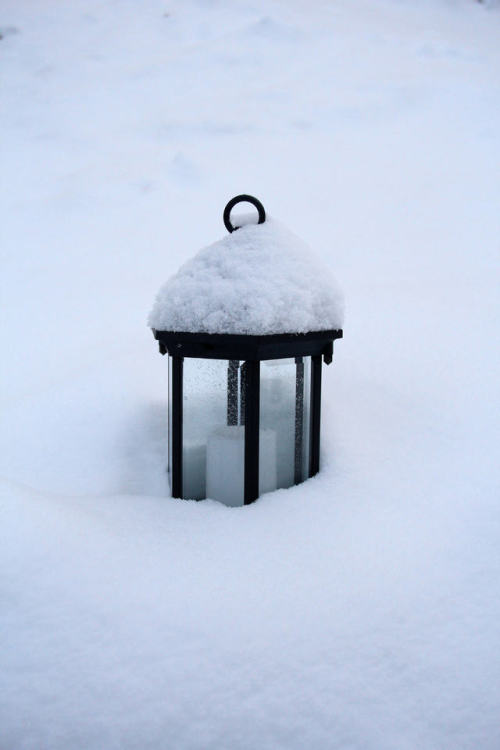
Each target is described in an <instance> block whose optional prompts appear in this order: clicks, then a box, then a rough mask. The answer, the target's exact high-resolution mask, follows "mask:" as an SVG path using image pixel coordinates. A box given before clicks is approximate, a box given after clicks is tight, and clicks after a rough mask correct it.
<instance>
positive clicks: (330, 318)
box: [148, 217, 344, 335]
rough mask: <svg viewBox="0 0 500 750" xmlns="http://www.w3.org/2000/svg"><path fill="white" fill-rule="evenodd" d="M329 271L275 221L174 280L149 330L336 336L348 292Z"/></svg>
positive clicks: (204, 253) (229, 241)
mask: <svg viewBox="0 0 500 750" xmlns="http://www.w3.org/2000/svg"><path fill="white" fill-rule="evenodd" d="M233 221H235V222H236V221H237V220H236V219H233ZM238 224H239V222H238ZM323 265H324V264H322V263H321V262H318V261H316V262H315V261H314V256H313V254H312V251H311V249H310V248H309V247H308V246H307V244H306V243H305V242H303V241H301V240H300V239H299V238H298V237H295V236H294V235H293V234H292V232H290V231H288V230H287V229H286V228H285V227H284V226H282V225H281V224H280V223H279V222H277V221H276V220H274V219H270V218H269V217H267V219H266V221H265V222H264V223H262V224H250V223H249V224H246V225H242V226H241V227H240V228H239V229H237V230H236V231H234V232H232V233H231V234H228V235H227V236H226V237H224V238H223V239H222V240H219V242H215V243H214V244H213V245H210V247H207V248H205V249H203V250H201V251H200V252H199V253H197V255H196V256H195V257H194V258H193V259H192V260H190V261H188V262H187V263H185V264H184V265H183V266H182V267H181V268H180V270H179V271H178V272H177V273H176V274H175V276H173V277H172V278H171V279H169V281H167V283H166V284H165V285H164V286H163V287H162V288H161V290H160V292H159V293H158V296H157V298H156V301H155V304H154V307H153V309H152V311H151V313H150V315H149V319H148V323H149V325H150V326H151V328H155V329H156V330H158V331H185V332H192V333H194V332H196V331H203V332H204V333H243V334H252V335H266V334H275V333H308V332H311V331H325V330H332V329H333V330H337V329H339V328H341V327H342V320H343V307H344V305H343V298H342V293H341V292H340V290H339V289H338V287H337V285H336V283H335V282H334V281H333V279H332V278H331V275H330V272H329V270H328V268H326V267H323Z"/></svg>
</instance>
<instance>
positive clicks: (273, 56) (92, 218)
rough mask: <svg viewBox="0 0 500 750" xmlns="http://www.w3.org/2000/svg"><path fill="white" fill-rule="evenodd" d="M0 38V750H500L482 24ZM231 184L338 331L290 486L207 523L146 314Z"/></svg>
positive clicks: (20, 15) (357, 11)
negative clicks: (337, 286)
mask: <svg viewBox="0 0 500 750" xmlns="http://www.w3.org/2000/svg"><path fill="white" fill-rule="evenodd" d="M1 16H2V17H1V19H0V27H1V28H2V29H4V30H5V29H7V30H9V31H8V33H6V34H4V35H3V37H2V39H0V57H1V67H2V72H3V75H2V81H1V86H2V91H1V95H0V108H1V119H2V139H1V148H2V155H1V161H2V170H1V182H2V184H1V189H2V202H1V205H2V219H1V222H0V233H1V235H2V241H1V243H0V244H1V248H2V274H1V281H0V283H1V285H2V289H1V296H2V309H3V311H4V314H3V316H2V321H1V326H2V329H1V330H2V332H1V336H2V354H3V357H2V375H1V377H2V387H1V389H0V392H1V395H0V398H1V404H0V406H1V414H2V436H1V447H0V475H1V476H2V480H1V485H0V487H1V498H2V499H1V501H0V515H1V518H0V537H1V538H0V557H1V559H0V575H1V583H0V602H1V603H0V643H1V648H0V747H2V750H3V748H6V750H7V749H8V750H35V748H36V750H38V749H39V748H44V750H45V748H46V749H47V750H67V749H68V748H71V749H72V750H73V749H74V750H80V748H81V749H82V750H102V748H106V750H115V748H120V750H135V749H136V748H140V749H141V750H146V749H147V750H163V748H176V749H177V748H179V749H180V750H207V749H210V750H211V749H212V748H213V749H214V750H215V749H217V750H225V749H227V750H229V749H231V750H255V748H262V750H268V749H269V750H280V749H281V748H283V750H284V749H285V748H286V750H298V749H299V748H300V749H301V750H302V748H328V749H329V750H330V749H332V750H347V748H348V749H349V750H415V748H425V750H442V748H453V749H454V750H476V749H477V748H481V750H497V748H498V747H499V745H500V729H499V721H498V705H499V702H500V664H499V660H498V656H497V653H498V643H499V636H498V622H499V620H500V595H499V594H500V592H499V581H500V544H499V541H500V511H499V504H498V495H499V491H498V490H499V479H500V476H499V474H500V472H499V462H498V447H497V446H498V444H499V430H498V406H499V398H498V371H499V361H498V347H497V345H496V339H497V335H498V310H499V294H498V278H499V273H498V271H499V269H498V250H499V237H500V215H499V212H498V205H499V201H500V186H499V181H498V174H499V154H500V122H499V120H500V117H499V113H500V106H499V104H500V101H499V100H500V94H499V88H498V71H499V70H500V46H499V44H498V38H499V25H500V12H499V7H498V3H496V4H494V3H489V6H488V7H487V6H486V4H484V3H477V2H473V1H472V0H453V2H451V0H425V2H424V0H421V1H418V2H417V0H335V2H334V3H333V2H323V1H322V0H321V1H320V0H317V1H316V0H314V1H310V2H308V3H305V2H303V1H302V0H287V2H284V1H283V2H278V1H277V0H266V2H264V1H263V0H245V1H244V2H243V0H242V1H241V2H240V0H231V1H230V0H213V1H211V2H208V1H207V2H205V1H204V0H182V2H181V0H168V2H164V0H162V1H161V2H160V0H144V1H143V2H142V3H140V4H138V3H136V2H132V0H130V1H129V0H121V1H120V3H117V2H114V1H112V0H85V2H83V0H73V1H72V2H71V3H65V2H62V0H39V2H37V3H31V2H24V0H4V2H3V4H2V13H1ZM14 30H15V33H14ZM242 192H249V193H250V194H254V195H256V196H257V197H259V198H261V199H262V201H263V203H264V206H265V207H266V209H268V210H269V212H270V213H271V215H275V216H277V217H280V218H281V219H282V221H283V222H284V224H286V225H287V226H290V227H291V228H293V231H294V232H296V233H297V234H298V235H299V236H301V237H304V239H305V240H306V241H307V243H308V245H310V246H311V247H312V248H314V250H315V252H317V254H318V256H320V258H321V260H322V261H323V263H324V264H325V265H326V266H327V267H328V268H329V269H331V271H332V273H333V274H334V275H335V277H337V278H339V279H340V280H341V281H342V286H343V288H344V289H345V293H346V299H347V300H348V313H349V314H348V318H347V322H346V326H345V338H344V339H343V340H342V341H341V342H339V344H338V346H336V349H335V356H334V361H333V363H332V365H331V366H330V367H328V368H327V367H325V368H324V371H323V415H322V416H323V419H322V456H321V460H322V470H321V472H320V474H319V475H318V476H317V477H316V478H314V479H313V480H310V481H308V482H305V483H304V484H302V485H300V486H297V487H294V488H291V489H289V490H286V491H284V490H278V491H277V492H273V493H269V494H266V495H264V496H263V497H261V498H260V499H259V501H258V502H257V503H255V504H253V505H252V506H248V507H243V508H227V507H225V506H223V505H222V504H220V503H216V502H214V501H212V500H206V501H204V502H200V503H195V502H184V501H180V500H173V499H171V498H169V497H168V496H167V481H166V475H165V471H164V467H165V452H166V443H165V423H166V401H167V394H166V361H165V358H162V357H160V356H159V354H158V351H157V347H156V345H155V342H154V341H153V338H152V336H151V333H150V331H148V329H147V327H146V326H145V325H144V311H145V310H147V309H148V308H149V306H150V304H151V300H152V299H153V296H154V294H155V292H156V290H157V289H158V287H159V286H160V284H161V283H162V281H163V280H164V279H166V278H168V277H169V276H170V275H172V274H173V273H175V272H176V270H177V269H178V268H179V266H180V265H181V264H182V263H184V262H185V261H186V259H188V258H189V257H191V255H192V253H193V251H194V250H195V249H196V248H199V247H203V246H204V245H206V243H207V242H208V241H210V239H211V238H216V237H218V236H220V233H221V231H222V223H221V211H222V208H223V206H224V205H225V203H226V202H227V200H228V198H229V197H230V196H232V195H237V194H239V193H242ZM264 226H265V225H264ZM241 231H243V230H238V232H241ZM236 234H238V233H236Z"/></svg>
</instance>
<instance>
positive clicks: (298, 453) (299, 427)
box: [294, 357, 304, 484]
mask: <svg viewBox="0 0 500 750" xmlns="http://www.w3.org/2000/svg"><path fill="white" fill-rule="evenodd" d="M303 443H304V360H303V358H302V357H296V358H295V467H294V481H295V484H300V483H301V482H302V481H303V480H304V477H303V471H302V450H303Z"/></svg>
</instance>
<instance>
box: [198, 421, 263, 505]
mask: <svg viewBox="0 0 500 750" xmlns="http://www.w3.org/2000/svg"><path fill="white" fill-rule="evenodd" d="M259 439H260V449H259V494H262V493H264V492H271V491H272V490H275V489H276V486H277V485H276V433H275V432H274V430H260V438H259ZM206 461H207V485H206V487H207V497H211V498H212V499H213V500H219V502H221V503H224V504H225V505H230V506H238V505H243V504H244V495H245V490H244V483H245V482H244V480H245V428H244V426H242V425H237V426H234V427H233V426H225V427H219V428H218V429H217V430H215V431H214V432H213V433H212V434H211V435H210V437H209V438H208V443H207V457H206Z"/></svg>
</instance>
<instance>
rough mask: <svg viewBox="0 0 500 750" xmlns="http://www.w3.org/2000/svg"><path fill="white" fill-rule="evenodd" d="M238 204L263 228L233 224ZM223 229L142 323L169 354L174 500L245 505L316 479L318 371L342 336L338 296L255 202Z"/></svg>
mask: <svg viewBox="0 0 500 750" xmlns="http://www.w3.org/2000/svg"><path fill="white" fill-rule="evenodd" d="M240 202H249V203H251V204H253V205H254V206H255V207H256V208H257V211H258V224H256V223H255V222H253V223H251V217H250V218H249V217H248V216H247V217H244V218H241V217H240V218H239V219H237V220H235V223H234V224H233V222H232V219H231V211H232V209H233V208H234V206H235V205H236V204H237V203H240ZM224 223H225V225H226V228H227V229H228V230H229V235H228V236H227V237H225V238H224V239H222V240H219V241H218V242H215V243H214V244H213V245H210V246H209V247H207V248H205V249H203V250H200V252H198V253H197V254H196V255H195V256H194V257H193V258H192V259H191V260H189V261H188V262H187V263H185V264H184V265H183V266H182V267H181V268H180V269H179V271H178V272H177V273H176V274H175V275H174V276H172V277H171V278H170V279H169V280H168V281H167V282H166V284H164V286H163V287H162V288H161V289H160V291H159V293H158V295H157V298H156V301H155V303H154V306H153V309H152V311H151V313H150V315H149V319H148V323H149V325H150V327H151V328H152V329H153V334H154V336H155V338H156V339H157V340H158V342H159V347H160V352H161V354H167V353H168V355H169V357H168V360H169V409H168V423H169V476H170V484H171V489H172V495H173V496H174V497H182V498H186V499H188V498H193V499H203V498H204V497H211V498H213V499H216V500H220V501H221V502H224V503H225V504H226V505H243V504H245V505H246V504H248V503H251V502H253V501H254V500H255V499H256V498H257V497H258V496H259V494H260V493H262V492H268V491H271V490H273V489H278V488H286V487H290V486H291V485H292V484H298V483H300V482H302V481H304V480H305V479H307V478H308V477H311V476H313V475H314V474H315V473H316V472H317V471H319V445H320V414H321V364H322V361H324V362H326V363H327V364H329V363H330V362H331V361H332V355H333V342H334V340H335V339H339V338H341V337H342V329H341V326H342V316H343V298H342V294H341V292H340V291H339V289H338V287H337V286H336V283H335V282H334V281H333V279H332V278H331V276H330V274H329V272H328V270H327V269H325V268H324V267H323V266H322V265H321V263H320V262H319V261H318V260H317V259H315V258H314V256H313V254H312V251H311V250H310V249H309V248H308V247H307V245H306V244H305V243H304V242H303V241H302V240H300V239H299V238H298V237H296V236H295V235H294V234H292V232H290V231H289V230H288V229H286V228H285V227H284V226H283V225H282V224H280V223H279V222H278V221H276V220H274V219H269V218H266V214H265V210H264V207H263V206H262V204H261V203H260V201H258V200H257V199H256V198H253V197H252V196H249V195H239V196H237V197H236V198H233V199H232V200H231V201H230V202H229V203H228V204H227V206H226V208H225V211H224ZM236 230H237V231H236ZM261 364H262V365H263V366H262V368H261Z"/></svg>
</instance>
